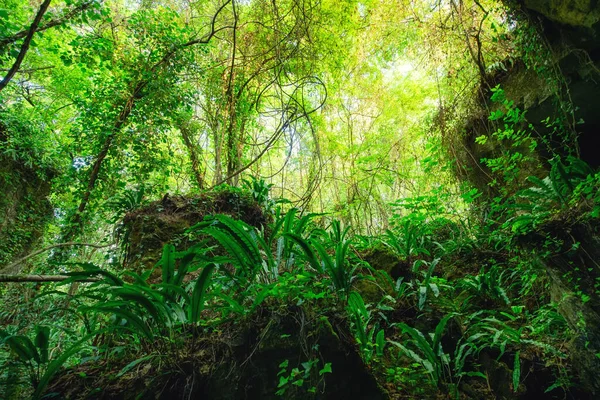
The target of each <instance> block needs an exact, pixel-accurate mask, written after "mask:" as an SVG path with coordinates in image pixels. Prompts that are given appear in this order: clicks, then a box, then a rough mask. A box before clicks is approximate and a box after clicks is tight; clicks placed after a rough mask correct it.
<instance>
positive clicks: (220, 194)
mask: <svg viewBox="0 0 600 400" xmlns="http://www.w3.org/2000/svg"><path fill="white" fill-rule="evenodd" d="M214 214H225V215H228V216H230V217H232V218H235V219H239V220H241V221H244V222H245V223H247V224H249V225H252V226H255V227H257V228H260V227H266V225H267V224H268V222H269V221H270V218H271V217H270V216H268V215H267V214H265V213H264V211H263V209H262V208H261V206H260V205H259V204H258V203H257V202H256V201H255V200H254V199H253V198H252V196H251V195H250V194H249V193H246V192H242V191H240V190H239V189H236V188H229V187H226V188H222V189H219V190H216V191H213V192H207V193H203V194H201V195H198V196H195V197H184V196H170V195H168V194H167V195H165V196H164V197H163V199H162V200H160V201H155V202H153V203H151V204H149V205H148V206H145V207H142V208H140V209H138V210H135V211H133V212H130V213H128V214H127V215H126V216H125V218H124V222H123V225H124V228H125V229H124V230H125V235H123V237H122V241H123V242H124V243H125V244H126V255H125V263H124V264H125V267H126V268H127V269H129V270H132V271H135V272H141V271H142V270H144V269H149V268H152V267H153V266H154V265H155V264H156V262H157V261H158V260H159V259H160V255H161V251H162V248H163V246H164V245H165V244H166V243H173V244H174V245H175V246H176V247H177V248H178V249H184V248H187V247H189V244H190V243H188V241H187V239H186V237H185V236H184V233H185V231H186V230H187V229H188V228H190V227H192V226H193V225H195V224H197V223H198V222H201V221H202V220H203V219H204V218H205V217H206V216H209V215H214Z"/></svg>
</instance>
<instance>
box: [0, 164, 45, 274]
mask: <svg viewBox="0 0 600 400" xmlns="http://www.w3.org/2000/svg"><path fill="white" fill-rule="evenodd" d="M43 176H44V174H40V173H39V171H36V169H35V167H28V166H26V165H23V164H22V163H20V162H18V161H14V160H12V159H10V158H8V157H6V156H2V157H0V187H2V188H3V191H2V195H0V265H5V264H9V263H10V262H11V261H12V260H14V259H17V258H20V257H23V256H25V255H26V254H27V253H29V251H30V250H31V248H32V247H33V246H34V245H35V243H36V242H37V240H38V239H39V238H40V237H41V236H42V234H43V232H44V229H45V226H46V223H47V222H48V220H49V219H50V217H51V216H52V207H51V206H50V202H49V201H48V199H47V198H46V197H47V196H48V194H49V193H50V183H49V181H48V180H47V179H46V178H42V177H43ZM5 272H17V271H5Z"/></svg>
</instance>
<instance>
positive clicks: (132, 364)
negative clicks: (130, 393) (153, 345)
mask: <svg viewBox="0 0 600 400" xmlns="http://www.w3.org/2000/svg"><path fill="white" fill-rule="evenodd" d="M154 357H156V356H155V355H154V354H150V355H148V356H145V357H142V358H138V359H137V360H133V361H132V362H130V363H129V364H127V365H126V366H124V367H123V368H122V369H121V371H119V373H118V374H117V375H116V378H120V377H122V376H123V375H125V374H126V373H127V372H129V371H130V370H131V369H133V368H134V367H135V366H136V365H138V364H140V363H143V362H144V361H147V360H150V359H152V358H154Z"/></svg>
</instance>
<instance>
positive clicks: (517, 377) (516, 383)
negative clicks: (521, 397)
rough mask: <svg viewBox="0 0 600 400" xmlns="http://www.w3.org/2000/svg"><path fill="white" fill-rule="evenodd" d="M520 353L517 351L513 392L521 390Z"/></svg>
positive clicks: (513, 375)
mask: <svg viewBox="0 0 600 400" xmlns="http://www.w3.org/2000/svg"><path fill="white" fill-rule="evenodd" d="M520 353H521V352H520V351H517V354H515V363H514V366H513V374H512V382H513V392H515V393H516V392H517V391H518V390H519V382H520V381H521V360H520V357H519V356H520Z"/></svg>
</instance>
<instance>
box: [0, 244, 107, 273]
mask: <svg viewBox="0 0 600 400" xmlns="http://www.w3.org/2000/svg"><path fill="white" fill-rule="evenodd" d="M113 244H114V243H110V244H95V243H77V242H68V243H57V244H53V245H51V246H48V247H44V248H43V249H39V250H37V251H34V252H33V253H31V254H28V255H26V256H25V257H23V258H19V259H18V260H17V261H15V262H13V263H12V264H9V265H7V266H5V267H4V268H2V269H0V274H2V273H4V272H8V271H10V270H11V269H12V268H13V267H16V266H17V265H19V264H21V263H22V262H23V261H25V260H28V259H30V258H32V257H35V256H37V255H38V254H41V253H43V252H45V251H48V250H51V249H54V248H56V247H72V246H85V247H93V248H95V249H102V248H104V247H110V246H112V245H113Z"/></svg>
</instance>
